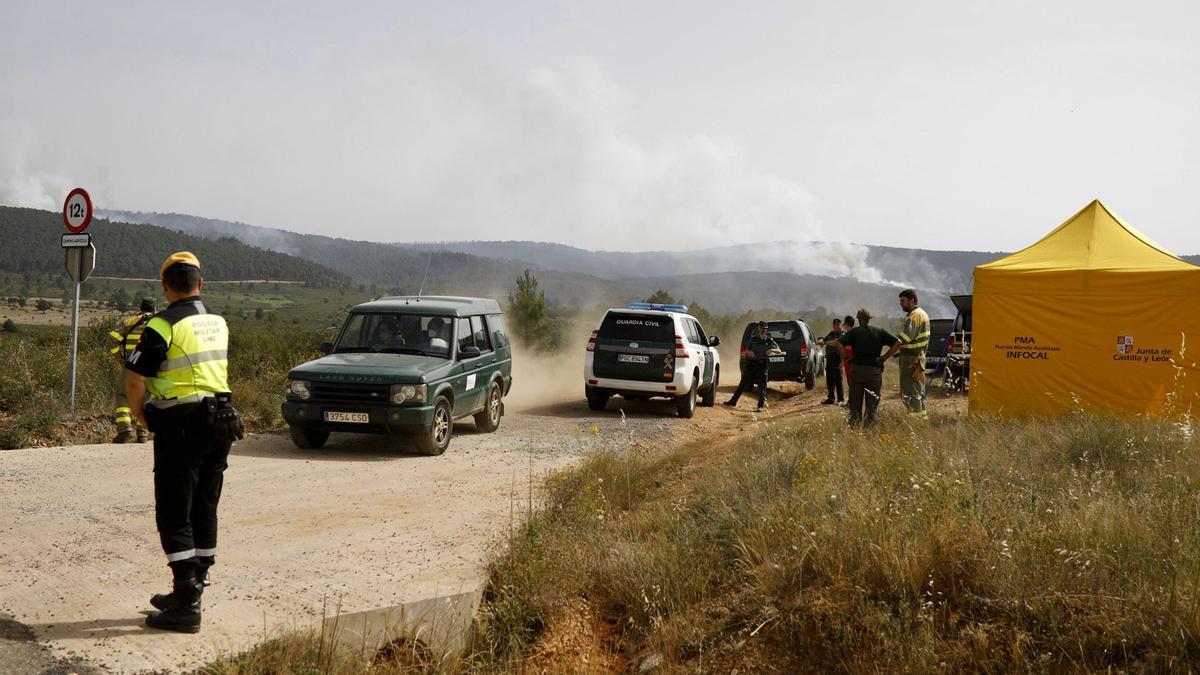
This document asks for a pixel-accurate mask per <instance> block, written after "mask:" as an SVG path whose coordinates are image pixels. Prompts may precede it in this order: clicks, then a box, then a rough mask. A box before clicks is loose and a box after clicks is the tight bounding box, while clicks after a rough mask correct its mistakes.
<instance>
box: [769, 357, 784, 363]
mask: <svg viewBox="0 0 1200 675" xmlns="http://www.w3.org/2000/svg"><path fill="white" fill-rule="evenodd" d="M786 358H787V357H786V356H768V357H767V360H768V361H770V362H771V363H783V360H784V359H786Z"/></svg>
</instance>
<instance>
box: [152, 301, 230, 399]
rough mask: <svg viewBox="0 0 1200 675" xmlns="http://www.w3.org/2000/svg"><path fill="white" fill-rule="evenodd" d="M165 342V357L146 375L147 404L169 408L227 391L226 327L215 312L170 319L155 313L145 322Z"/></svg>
mask: <svg viewBox="0 0 1200 675" xmlns="http://www.w3.org/2000/svg"><path fill="white" fill-rule="evenodd" d="M146 328H147V329H148V330H152V331H154V332H156V333H158V334H159V335H160V336H162V339H163V340H164V341H165V342H166V343H167V354H166V360H164V361H163V362H162V364H161V365H160V366H159V367H158V373H157V374H156V375H155V376H154V377H148V378H146V392H147V393H148V394H149V395H150V405H152V406H154V407H156V408H170V407H173V406H176V405H179V404H181V403H195V402H197V401H201V400H203V399H205V398H208V397H210V396H215V395H216V394H224V393H228V392H229V361H228V350H229V329H228V328H227V327H226V325H225V319H224V318H223V317H221V316H220V315H217V314H193V315H191V316H187V317H184V318H182V319H179V320H178V321H176V322H175V323H171V322H169V321H168V320H167V319H164V318H163V317H162V316H155V317H154V318H152V319H150V321H149V322H148V323H147V324H146Z"/></svg>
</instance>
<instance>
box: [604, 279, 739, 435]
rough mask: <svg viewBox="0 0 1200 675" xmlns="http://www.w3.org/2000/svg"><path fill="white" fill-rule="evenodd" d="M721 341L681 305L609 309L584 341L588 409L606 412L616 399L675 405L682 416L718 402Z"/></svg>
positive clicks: (642, 303)
mask: <svg viewBox="0 0 1200 675" xmlns="http://www.w3.org/2000/svg"><path fill="white" fill-rule="evenodd" d="M719 344H721V340H720V339H719V338H717V337H716V336H713V337H708V336H707V335H705V333H704V328H703V327H702V326H701V325H700V322H699V321H697V320H696V317H694V316H691V315H689V314H688V313H687V307H685V306H683V305H659V304H649V303H644V302H635V303H632V304H630V305H629V307H628V308H626V309H610V310H608V311H607V312H605V314H604V318H603V319H601V321H600V325H599V326H597V328H596V330H594V331H592V336H591V338H589V339H588V344H587V356H586V358H585V359H584V366H583V377H584V391H585V392H586V393H587V400H588V407H589V408H591V409H592V410H604V408H605V406H606V405H608V399H609V398H611V397H612V396H613V395H614V394H619V395H620V396H621V398H624V399H626V400H630V401H640V400H645V399H648V398H651V397H662V398H671V399H674V400H675V409H676V410H677V411H678V413H679V416H680V417H685V418H687V417H691V416H692V415H694V414H696V399H697V398H699V399H700V403H701V405H705V406H712V405H713V404H714V403H716V398H717V384H718V383H719V382H720V380H721V357H720V355H718V354H717V349H716V348H717V345H719Z"/></svg>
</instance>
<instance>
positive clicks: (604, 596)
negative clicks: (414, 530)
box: [481, 415, 1200, 672]
mask: <svg viewBox="0 0 1200 675" xmlns="http://www.w3.org/2000/svg"><path fill="white" fill-rule="evenodd" d="M1198 446H1200V442H1198V441H1197V440H1196V439H1195V437H1194V436H1193V430H1192V427H1191V426H1190V424H1188V423H1173V422H1165V421H1149V420H1119V419H1108V418H1095V417H1087V416H1083V415H1077V416H1069V417H1066V418H1062V419H1058V420H1050V421H1040V420H1015V421H1001V420H991V419H972V420H969V421H967V420H962V419H960V418H958V417H956V416H955V417H949V416H947V417H938V416H936V415H935V417H934V419H933V420H931V422H929V423H928V424H922V425H920V426H915V427H909V426H907V425H906V423H905V422H904V421H903V420H899V419H895V418H891V419H885V420H884V423H883V424H881V425H880V426H879V427H878V428H876V429H875V430H873V431H872V432H871V433H870V434H869V435H864V434H859V433H851V432H848V431H847V430H846V429H845V427H844V425H843V423H841V422H840V421H839V420H835V419H833V418H823V419H822V420H820V421H814V420H813V419H812V418H806V419H803V420H800V421H796V422H792V423H790V424H787V425H785V424H780V425H777V426H774V427H768V429H767V430H766V431H764V432H761V433H759V434H758V435H757V436H755V437H753V438H752V439H748V440H742V441H739V443H738V444H737V445H736V446H731V447H726V448H720V449H716V450H714V449H711V448H701V447H683V448H678V449H676V450H673V451H671V452H670V453H668V454H665V455H663V456H658V457H644V456H637V455H616V454H608V455H601V456H597V457H594V458H592V459H590V460H589V461H587V462H586V463H585V464H584V465H583V466H582V467H581V468H579V469H578V470H576V471H571V472H569V473H566V474H563V475H561V476H559V477H557V478H555V479H553V480H552V481H550V483H549V485H548V486H547V491H546V500H545V504H544V507H543V508H542V509H541V510H540V511H538V512H536V513H535V515H534V517H533V518H532V519H531V520H530V521H529V522H528V523H527V524H525V525H524V526H523V527H521V528H520V530H519V531H518V533H517V534H516V535H515V536H514V537H513V540H512V542H511V544H510V547H509V550H508V552H507V553H506V554H505V555H504V556H502V557H501V558H499V559H498V560H497V561H496V562H495V563H494V565H493V568H492V584H491V588H490V590H489V593H488V597H487V598H486V602H485V608H484V614H485V622H484V630H483V631H482V645H481V649H482V651H483V653H485V654H486V655H487V656H488V657H489V659H488V660H487V665H486V667H484V669H494V670H505V669H517V670H520V669H525V668H531V669H534V670H543V669H544V668H545V665H544V662H545V659H544V656H543V654H542V649H541V646H542V645H541V643H542V641H543V640H544V639H545V638H546V636H547V635H555V634H556V633H557V631H556V628H555V624H556V622H561V621H563V620H564V619H563V618H562V617H563V612H564V608H571V607H578V606H579V603H585V604H586V607H587V608H589V611H590V612H591V613H592V614H594V615H595V616H596V621H595V622H593V624H594V625H593V632H597V633H599V634H602V635H603V643H604V644H605V645H606V647H607V648H608V649H609V650H610V651H611V653H612V654H614V655H616V656H617V657H620V658H621V659H622V660H623V661H624V662H626V663H629V664H632V665H633V666H634V667H636V666H637V664H638V663H640V662H641V661H642V660H643V659H644V658H645V657H646V656H648V655H650V654H657V655H659V656H661V657H662V658H663V659H664V664H663V668H664V669H666V670H668V671H670V670H686V671H693V670H697V669H701V668H702V669H705V670H707V669H710V668H711V669H713V670H714V671H718V672H719V671H720V670H721V669H724V672H728V671H729V669H731V668H735V667H736V668H739V669H741V670H742V671H743V672H745V671H747V670H749V671H755V672H757V671H776V672H796V671H809V672H817V671H829V670H834V671H855V672H859V671H888V672H891V671H909V672H927V671H931V670H938V669H949V670H952V671H968V670H969V671H1012V670H1030V669H1033V670H1053V671H1060V670H1067V671H1093V670H1104V669H1108V668H1117V669H1123V670H1132V671H1159V670H1170V669H1182V670H1189V669H1195V668H1196V667H1197V666H1198V665H1200V649H1198V642H1197V640H1198V638H1200V492H1198V490H1197V488H1198V481H1200V453H1198V452H1197V451H1198V450H1200V447H1198ZM556 639H560V638H557V637H556ZM585 642H586V641H585ZM558 656H559V661H558V662H557V663H558V665H560V666H563V667H567V666H570V665H571V664H575V666H576V667H578V665H579V663H580V662H579V661H578V660H574V659H575V657H576V656H577V655H572V654H570V653H565V654H563V653H560V654H559V655H558ZM551 670H553V668H551Z"/></svg>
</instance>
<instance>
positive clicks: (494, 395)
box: [475, 382, 504, 433]
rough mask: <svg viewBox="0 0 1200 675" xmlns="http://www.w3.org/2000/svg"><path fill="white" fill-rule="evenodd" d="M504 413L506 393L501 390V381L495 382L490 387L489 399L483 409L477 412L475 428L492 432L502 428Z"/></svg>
mask: <svg viewBox="0 0 1200 675" xmlns="http://www.w3.org/2000/svg"><path fill="white" fill-rule="evenodd" d="M503 414H504V393H503V392H501V391H500V383H499V382H493V383H492V386H490V387H488V393H487V400H486V401H485V402H484V404H483V410H480V411H479V412H477V413H475V428H476V429H479V430H480V431H486V432H488V433H492V432H493V431H495V430H497V429H499V428H500V417H501V416H502V415H503Z"/></svg>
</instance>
